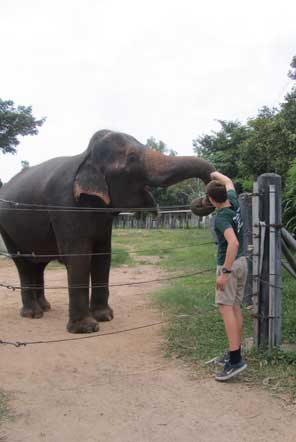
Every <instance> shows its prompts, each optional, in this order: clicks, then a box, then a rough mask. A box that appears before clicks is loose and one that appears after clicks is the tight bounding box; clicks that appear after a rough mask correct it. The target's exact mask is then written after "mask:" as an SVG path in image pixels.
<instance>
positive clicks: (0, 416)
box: [0, 390, 8, 441]
mask: <svg viewBox="0 0 296 442" xmlns="http://www.w3.org/2000/svg"><path fill="white" fill-rule="evenodd" d="M6 417H8V408H7V397H6V395H5V394H4V393H3V392H2V391H1V390H0V425H1V423H2V422H3V420H4V419H5V418H6ZM0 441H1V433H0Z"/></svg>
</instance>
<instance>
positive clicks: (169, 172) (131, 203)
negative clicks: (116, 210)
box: [74, 130, 214, 208]
mask: <svg viewBox="0 0 296 442" xmlns="http://www.w3.org/2000/svg"><path fill="white" fill-rule="evenodd" d="M212 171H214V167H213V166H212V165H211V164H210V163H209V162H207V161H205V160H202V159H199V158H197V157H195V156H183V157H171V156H167V155H163V154H161V153H159V152H157V151H155V150H153V149H149V148H147V147H145V146H143V145H142V144H141V143H139V141H137V140H136V139H135V138H133V137H131V136H130V135H126V134H123V133H118V132H112V131H107V130H102V131H99V132H96V133H95V134H94V135H93V137H92V138H91V140H90V142H89V146H88V148H87V150H86V152H85V153H84V154H83V160H82V162H81V164H80V166H79V168H78V170H77V173H76V177H75V182H74V196H75V198H76V199H79V198H80V196H81V195H82V194H87V195H95V196H96V197H98V198H99V199H100V200H101V201H103V202H104V204H105V205H106V206H108V207H126V208H138V207H144V208H146V207H147V208H156V206H157V205H156V202H155V200H154V198H153V196H152V194H151V192H150V191H149V188H150V187H157V186H161V187H166V186H170V185H172V184H175V183H177V182H179V181H183V180H185V179H187V178H192V177H196V178H201V179H202V180H203V181H204V182H205V183H208V182H209V181H210V173H211V172H212Z"/></svg>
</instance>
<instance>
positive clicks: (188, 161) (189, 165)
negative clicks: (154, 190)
mask: <svg viewBox="0 0 296 442" xmlns="http://www.w3.org/2000/svg"><path fill="white" fill-rule="evenodd" d="M145 163H146V171H147V177H148V181H149V182H147V184H148V185H150V186H161V187H166V186H171V185H172V184H176V183H178V182H179V181H183V180H186V179H188V178H200V179H201V180H203V182H204V183H205V184H207V183H208V182H209V181H210V180H211V177H210V174H211V172H213V171H214V170H215V168H214V167H213V166H212V165H211V164H210V163H209V162H208V161H206V160H203V159H201V158H197V157H195V156H181V157H173V156H167V155H163V154H162V153H160V152H157V151H155V150H152V149H146V151H145Z"/></svg>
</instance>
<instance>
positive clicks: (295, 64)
mask: <svg viewBox="0 0 296 442" xmlns="http://www.w3.org/2000/svg"><path fill="white" fill-rule="evenodd" d="M290 66H291V68H292V69H290V71H289V72H288V77H290V78H291V79H292V80H296V55H294V57H293V58H292V62H291V64H290Z"/></svg>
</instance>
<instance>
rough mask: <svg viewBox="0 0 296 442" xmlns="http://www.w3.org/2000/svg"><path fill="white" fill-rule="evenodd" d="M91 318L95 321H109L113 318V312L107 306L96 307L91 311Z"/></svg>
mask: <svg viewBox="0 0 296 442" xmlns="http://www.w3.org/2000/svg"><path fill="white" fill-rule="evenodd" d="M91 314H92V316H93V317H94V318H95V320H96V321H99V322H103V321H111V320H112V319H113V317H114V315H113V310H112V308H111V307H109V305H107V306H104V307H96V308H94V309H93V310H92V311H91Z"/></svg>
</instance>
